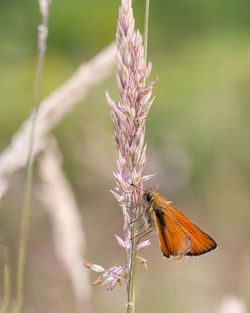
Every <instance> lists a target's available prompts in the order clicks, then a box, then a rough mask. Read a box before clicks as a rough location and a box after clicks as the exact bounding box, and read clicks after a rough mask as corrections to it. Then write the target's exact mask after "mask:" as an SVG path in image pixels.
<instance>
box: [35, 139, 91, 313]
mask: <svg viewBox="0 0 250 313" xmlns="http://www.w3.org/2000/svg"><path fill="white" fill-rule="evenodd" d="M61 161H62V156H61V154H60V152H59V149H58V146H57V143H56V140H55V139H54V138H53V140H52V141H51V138H50V143H49V145H47V147H46V149H45V152H44V153H43V154H42V156H41V158H40V159H39V173H40V176H41V178H42V181H43V183H44V185H43V186H42V191H41V192H39V194H41V199H42V201H43V202H44V203H45V206H46V208H47V212H48V213H49V216H50V218H51V224H52V232H53V239H54V242H55V249H56V253H57V255H58V259H59V260H60V261H61V262H62V264H63V265H64V267H65V269H66V271H67V273H68V274H69V277H70V279H71V282H72V286H73V288H74V293H75V299H76V307H77V311H78V312H79V313H80V312H85V313H90V312H91V307H90V295H91V288H90V284H89V279H88V272H87V270H86V269H85V268H84V267H83V266H82V265H81V264H82V261H83V255H84V253H85V251H86V247H85V236H84V232H83V227H82V224H81V216H80V214H79V210H78V207H77V203H76V200H75V197H74V194H73V191H72V188H71V186H70V184H69V182H68V181H67V178H66V176H65V174H64V172H63V169H62V166H61Z"/></svg>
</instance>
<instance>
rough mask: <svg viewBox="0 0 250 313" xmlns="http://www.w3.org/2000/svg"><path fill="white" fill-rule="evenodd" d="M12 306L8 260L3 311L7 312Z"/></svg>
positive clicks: (5, 271) (5, 270)
mask: <svg viewBox="0 0 250 313" xmlns="http://www.w3.org/2000/svg"><path fill="white" fill-rule="evenodd" d="M9 306H10V267H9V264H8V263H7V262H6V263H5V264H4V306H3V308H2V311H1V313H7V312H8V310H9Z"/></svg>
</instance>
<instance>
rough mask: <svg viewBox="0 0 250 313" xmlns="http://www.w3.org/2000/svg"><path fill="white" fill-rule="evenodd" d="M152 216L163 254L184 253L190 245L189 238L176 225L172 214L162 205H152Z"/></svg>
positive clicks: (175, 255)
mask: <svg viewBox="0 0 250 313" xmlns="http://www.w3.org/2000/svg"><path fill="white" fill-rule="evenodd" d="M152 216H153V219H154V222H155V225H156V228H157V231H158V234H159V239H160V245H161V250H162V253H163V255H164V256H166V257H170V256H174V257H181V256H184V255H186V254H187V253H188V252H189V251H190V249H191V247H192V242H191V239H190V237H189V236H188V234H187V233H185V231H183V229H182V228H181V227H180V226H179V225H178V223H177V222H176V220H175V218H174V217H173V216H172V214H171V213H170V212H169V211H168V210H167V209H165V208H164V207H157V206H154V208H153V209H152Z"/></svg>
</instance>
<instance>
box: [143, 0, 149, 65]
mask: <svg viewBox="0 0 250 313" xmlns="http://www.w3.org/2000/svg"><path fill="white" fill-rule="evenodd" d="M148 20H149V0H146V3H145V19H144V58H145V64H147V52H148Z"/></svg>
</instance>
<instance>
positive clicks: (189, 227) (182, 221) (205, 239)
mask: <svg viewBox="0 0 250 313" xmlns="http://www.w3.org/2000/svg"><path fill="white" fill-rule="evenodd" d="M166 208H167V209H168V210H169V212H170V213H171V214H172V215H173V217H174V218H175V220H176V221H177V222H178V224H179V225H180V227H181V228H182V229H183V231H184V232H185V233H186V234H187V235H188V236H189V237H190V239H191V241H192V248H191V249H190V251H188V252H187V255H190V256H198V255H201V254H204V253H207V252H209V251H211V250H214V249H215V248H216V247H217V244H216V242H215V241H214V240H213V239H212V238H211V237H210V236H208V235H207V234H206V233H204V232H203V231H202V230H201V229H199V227H197V226H196V225H195V224H194V223H192V222H191V221H190V220H189V219H188V218H187V217H186V216H185V215H183V214H182V213H181V212H180V211H179V210H177V209H176V208H175V207H173V206H172V205H170V204H169V203H167V202H166Z"/></svg>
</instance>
